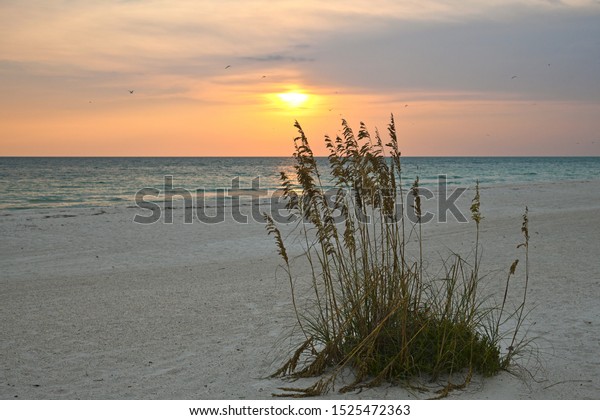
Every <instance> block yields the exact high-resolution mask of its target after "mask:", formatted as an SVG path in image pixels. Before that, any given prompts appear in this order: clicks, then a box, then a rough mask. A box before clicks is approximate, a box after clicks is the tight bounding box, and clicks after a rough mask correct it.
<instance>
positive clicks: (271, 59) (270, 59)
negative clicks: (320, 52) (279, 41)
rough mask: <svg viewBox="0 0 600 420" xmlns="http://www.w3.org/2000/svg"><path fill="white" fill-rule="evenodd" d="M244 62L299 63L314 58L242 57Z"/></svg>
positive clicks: (271, 55) (279, 55)
mask: <svg viewBox="0 0 600 420" xmlns="http://www.w3.org/2000/svg"><path fill="white" fill-rule="evenodd" d="M242 58H243V59H244V60H250V61H259V62H290V63H301V62H306V61H315V60H314V58H309V57H299V56H290V55H284V54H267V55H258V56H254V57H242Z"/></svg>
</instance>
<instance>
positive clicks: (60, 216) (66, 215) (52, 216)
mask: <svg viewBox="0 0 600 420" xmlns="http://www.w3.org/2000/svg"><path fill="white" fill-rule="evenodd" d="M63 217H77V215H76V214H53V215H50V216H44V219H60V218H63Z"/></svg>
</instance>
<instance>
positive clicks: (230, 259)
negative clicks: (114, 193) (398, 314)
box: [0, 180, 600, 400]
mask: <svg viewBox="0 0 600 420" xmlns="http://www.w3.org/2000/svg"><path fill="white" fill-rule="evenodd" d="M467 195H468V197H467V200H466V201H464V202H463V205H466V206H467V208H468V200H470V199H471V196H472V194H471V193H470V192H468V193H467ZM482 203H483V204H482V206H483V207H482V211H483V214H484V217H485V220H484V221H483V230H482V237H481V242H482V246H483V252H484V254H483V262H482V268H481V270H482V273H486V272H489V273H490V275H489V285H490V287H491V286H493V284H496V283H497V285H498V287H501V286H502V285H503V282H504V281H505V278H506V277H505V273H506V270H507V269H508V267H509V266H510V264H511V262H512V261H513V260H514V259H515V258H521V259H522V258H523V255H522V249H519V250H518V249H517V248H516V245H517V244H518V243H519V242H520V241H521V232H520V227H521V215H522V213H523V210H524V207H525V205H527V206H529V209H530V233H531V248H530V253H531V255H530V257H531V277H530V290H529V294H528V308H529V309H531V312H530V314H529V316H528V318H527V328H528V330H529V336H530V337H532V338H533V337H537V338H536V339H535V341H534V344H535V346H536V348H537V353H536V354H535V357H537V358H538V359H539V363H537V362H536V360H535V358H534V359H531V360H523V361H522V363H523V364H524V366H525V367H526V368H527V369H528V370H529V371H530V372H531V373H532V374H533V377H531V376H529V375H527V374H523V375H522V377H520V378H519V377H517V376H515V375H512V374H510V373H507V372H503V373H501V374H500V375H498V376H495V377H492V378H485V379H483V378H478V377H476V378H474V380H473V382H472V383H471V384H470V386H469V387H468V388H466V389H465V390H462V391H456V392H454V393H452V394H450V395H449V397H448V398H451V399H453V398H458V399H598V398H600V363H599V362H598V355H599V351H600V306H599V302H600V264H599V263H598V261H599V260H598V255H600V181H596V180H594V181H588V182H580V181H573V182H561V183H557V184H549V183H548V184H531V185H515V186H491V187H485V186H484V188H483V189H482ZM176 210H177V209H176ZM138 213H139V214H143V213H142V212H141V210H140V209H137V208H132V207H126V206H122V207H105V208H86V209H81V208H80V209H56V210H21V211H0V236H1V238H2V241H1V242H0V398H1V399H11V400H12V399H264V398H272V396H271V394H272V393H273V392H277V388H278V387H280V386H285V385H289V384H288V383H287V382H285V381H283V380H281V379H269V378H268V376H269V374H270V373H272V372H273V371H274V370H275V369H276V368H277V367H279V363H281V361H282V360H283V356H284V355H285V352H286V351H287V350H289V346H287V345H286V343H287V341H286V337H287V336H288V335H289V329H290V327H291V326H293V324H294V318H293V313H292V309H291V302H290V294H289V289H288V283H287V280H286V278H285V276H284V273H283V272H282V270H281V269H278V266H279V265H280V258H279V256H278V255H277V253H276V247H275V244H274V242H273V238H272V237H268V236H267V234H266V231H265V228H264V225H263V224H261V223H258V222H251V223H249V224H239V223H236V222H234V221H233V220H230V218H227V220H225V222H223V223H220V224H213V225H207V224H203V223H200V222H198V221H197V220H196V221H195V222H194V223H192V224H184V223H183V217H181V214H178V213H177V212H175V222H174V223H173V224H163V223H161V222H158V223H155V224H151V225H141V224H136V223H134V222H133V218H134V215H135V214H138ZM471 225H473V224H472V223H471ZM473 229H474V226H469V227H467V228H466V227H465V226H464V225H459V224H458V223H452V222H450V223H446V224H429V225H427V226H425V233H424V235H425V238H426V241H428V242H429V243H432V244H435V246H436V247H437V248H439V249H440V250H443V249H444V247H448V248H451V249H453V250H455V249H456V248H460V250H468V249H469V247H470V246H471V241H472V239H473V235H472V233H473ZM431 258H437V256H436V255H433V256H431ZM500 269H502V270H504V271H501V272H499V271H498V270H500ZM520 269H521V270H522V269H523V267H520ZM521 274H522V272H521ZM518 278H519V279H522V276H521V277H518ZM499 290H500V289H499ZM427 396H428V395H423V396H420V395H418V394H417V395H415V394H411V393H409V392H408V391H406V390H404V389H402V388H399V387H397V386H387V385H384V386H382V387H380V388H376V389H369V390H365V391H363V392H361V393H359V394H356V393H351V394H343V395H340V394H338V393H337V392H332V393H330V394H328V395H326V396H325V398H351V399H401V398H421V397H423V398H425V397H427Z"/></svg>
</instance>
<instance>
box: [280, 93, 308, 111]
mask: <svg viewBox="0 0 600 420" xmlns="http://www.w3.org/2000/svg"><path fill="white" fill-rule="evenodd" d="M277 96H278V97H279V99H281V100H282V101H283V102H285V103H286V104H287V105H288V106H290V107H292V108H297V107H299V106H300V105H302V104H303V103H304V102H306V101H307V99H308V95H307V94H306V93H301V92H298V91H289V92H283V93H279V94H277Z"/></svg>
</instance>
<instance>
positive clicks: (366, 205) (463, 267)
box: [265, 116, 529, 397]
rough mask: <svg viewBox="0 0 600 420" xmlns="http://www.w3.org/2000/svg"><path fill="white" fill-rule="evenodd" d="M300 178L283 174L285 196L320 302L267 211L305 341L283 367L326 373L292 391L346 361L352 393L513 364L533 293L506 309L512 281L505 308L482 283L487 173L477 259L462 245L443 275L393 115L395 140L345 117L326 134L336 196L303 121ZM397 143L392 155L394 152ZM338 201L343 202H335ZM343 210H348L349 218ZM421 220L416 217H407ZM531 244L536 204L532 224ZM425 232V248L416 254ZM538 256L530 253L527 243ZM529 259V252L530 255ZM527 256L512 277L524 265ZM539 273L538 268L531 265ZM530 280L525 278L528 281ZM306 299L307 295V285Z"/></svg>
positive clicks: (316, 391) (335, 372)
mask: <svg viewBox="0 0 600 420" xmlns="http://www.w3.org/2000/svg"><path fill="white" fill-rule="evenodd" d="M295 127H296V128H297V130H298V133H299V135H298V137H296V138H295V140H294V144H295V153H294V158H295V164H294V170H295V179H296V182H297V185H295V184H294V183H293V182H292V180H291V179H290V178H289V177H288V175H287V174H282V178H281V179H282V189H283V197H284V199H285V200H287V209H288V211H289V212H290V216H295V217H297V218H298V219H299V220H302V223H300V224H299V225H298V229H299V232H298V234H299V235H300V237H301V238H302V243H303V244H304V248H305V252H304V254H303V256H304V257H305V259H306V263H307V265H308V267H309V268H310V273H311V282H310V285H309V290H310V293H311V294H312V298H311V299H310V305H305V304H304V305H299V304H298V299H297V298H298V296H297V291H296V288H295V287H294V278H293V276H292V273H291V267H290V262H289V258H288V252H287V248H286V246H285V243H284V240H283V238H282V234H281V232H280V230H279V227H278V226H277V225H276V223H275V222H274V221H273V219H272V218H271V217H270V216H268V215H266V214H265V218H266V222H267V230H268V232H269V234H273V235H274V237H275V241H276V245H277V248H278V252H279V254H280V255H281V257H282V259H283V260H284V263H285V269H286V273H287V275H288V280H289V282H290V289H291V294H292V303H293V306H294V311H295V313H296V319H297V323H298V326H299V328H300V330H301V331H302V334H303V336H302V340H300V342H299V343H298V345H297V347H295V348H294V349H293V350H292V352H291V357H290V358H289V360H287V361H286V362H285V363H283V365H282V366H281V368H280V369H278V370H277V371H276V372H275V373H274V376H283V377H290V378H300V377H318V379H317V380H316V382H315V383H313V385H311V386H309V387H306V388H298V387H286V388H282V391H283V393H282V394H278V395H282V396H294V397H297V396H313V395H320V394H323V393H326V392H327V391H329V390H331V389H332V388H333V387H334V385H335V382H336V379H338V377H339V375H340V373H341V372H342V371H346V370H348V369H350V370H351V371H352V372H353V379H352V380H351V381H350V383H348V382H347V381H346V382H345V383H344V384H343V386H342V387H341V388H340V389H339V390H340V391H341V392H347V391H351V390H355V389H358V388H362V387H371V386H376V385H378V384H380V383H382V382H385V381H387V382H392V383H395V382H398V381H406V382H411V381H414V380H415V379H416V378H424V377H428V378H430V379H433V380H438V379H439V378H441V377H445V378H450V377H452V376H453V375H456V374H462V375H463V376H462V377H463V380H462V383H459V384H458V385H457V384H453V383H451V382H448V385H447V386H445V387H444V388H443V389H442V390H440V392H441V393H440V395H441V396H444V395H445V394H447V393H448V392H449V391H450V390H453V389H457V388H460V387H462V386H465V385H466V384H468V382H469V381H470V379H471V377H472V375H473V374H474V373H479V374H481V375H484V376H489V375H494V374H496V373H498V372H499V371H500V370H501V369H504V368H506V367H507V366H508V365H509V364H510V360H511V357H512V352H513V350H509V352H508V353H507V354H503V352H502V351H501V348H500V347H501V344H500V343H501V342H502V339H503V337H505V336H506V333H505V332H501V330H502V328H503V326H505V325H507V320H510V319H515V318H516V319H517V322H516V327H515V328H514V331H511V332H510V334H511V335H512V339H511V345H510V347H509V348H512V349H514V348H515V346H516V345H517V340H518V329H519V328H520V327H521V325H522V322H523V308H524V306H525V299H526V292H525V294H524V296H523V301H522V302H521V304H520V305H519V307H518V308H517V309H516V310H514V311H512V312H509V311H507V310H506V305H505V304H506V300H507V296H508V288H509V281H508V280H507V283H506V288H505V294H504V300H503V302H502V305H501V306H499V307H492V308H488V307H484V305H483V300H482V299H481V298H480V297H479V296H478V294H477V289H478V288H477V286H478V283H479V282H480V276H479V268H480V267H479V266H480V254H479V247H480V245H479V234H480V230H479V229H480V223H481V221H482V220H483V217H482V215H481V212H480V205H481V203H480V194H479V183H477V185H476V188H475V197H474V199H473V201H472V205H471V218H472V219H473V220H474V221H475V226H476V231H475V245H474V246H475V252H474V258H475V261H474V263H469V262H468V261H467V260H465V259H463V258H462V257H461V256H460V255H458V254H452V255H451V256H450V257H449V258H448V259H447V260H446V261H445V262H444V273H445V275H444V276H443V277H442V278H433V279H430V278H426V271H425V264H426V262H425V249H424V241H423V237H422V234H423V226H422V209H421V199H420V193H419V179H418V178H417V179H416V180H415V181H414V183H413V186H412V188H411V189H410V195H409V196H411V197H412V202H413V204H412V210H413V211H414V213H413V214H414V215H415V216H416V219H412V220H413V222H410V221H407V220H405V217H404V209H403V207H402V206H400V207H398V206H397V200H398V199H400V203H404V197H405V196H406V195H407V194H406V193H405V191H404V190H403V187H402V170H401V168H402V167H401V159H400V156H401V153H400V151H399V146H398V141H397V137H396V129H395V123H394V119H393V116H392V117H391V120H390V124H389V126H388V133H389V137H390V140H389V141H388V142H387V143H385V144H384V143H383V141H382V139H381V138H380V136H379V133H378V132H375V135H374V136H373V137H372V136H371V135H370V133H369V131H368V130H367V128H366V126H365V125H364V124H363V123H361V124H360V129H359V131H358V133H357V134H355V133H354V131H353V130H352V129H351V128H350V126H349V125H348V123H347V122H346V121H345V120H342V134H341V135H340V136H337V137H336V138H335V139H331V138H329V137H325V144H326V147H327V149H328V151H329V156H328V163H329V169H330V171H331V175H332V177H333V179H334V180H335V186H336V190H335V191H334V192H335V194H334V199H333V200H329V201H328V200H327V198H326V196H325V193H324V191H323V188H322V184H321V176H320V174H319V169H318V167H317V162H316V159H315V157H314V155H313V152H312V149H311V148H310V146H309V143H308V140H307V138H306V135H305V133H304V131H303V130H302V128H301V126H300V124H299V123H298V122H296V123H295ZM386 153H389V158H388V157H386V156H385V154H386ZM331 201H333V203H331ZM334 214H335V215H341V216H343V217H342V219H343V220H342V221H339V220H336V217H334ZM409 223H412V226H407V224H409ZM523 229H524V233H525V235H526V240H525V243H524V246H525V249H526V252H527V249H528V239H529V238H528V233H527V229H528V228H527V213H526V215H525V221H524V224H523ZM413 232H415V234H416V235H417V241H418V249H417V250H416V254H417V255H416V257H413V256H412V255H409V250H408V248H409V246H408V244H409V238H410V236H411V234H412V233H413ZM527 261H528V254H527ZM527 265H528V262H527ZM515 268H516V263H514V264H513V266H512V267H511V270H510V274H509V276H508V279H509V280H510V277H511V275H513V274H514V272H515ZM527 281H528V272H527ZM527 281H526V284H525V289H527ZM302 297H303V298H306V296H304V295H303V296H302Z"/></svg>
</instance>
